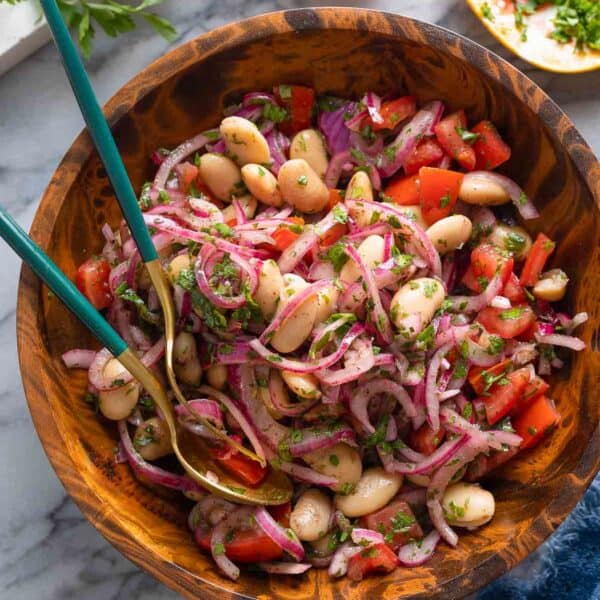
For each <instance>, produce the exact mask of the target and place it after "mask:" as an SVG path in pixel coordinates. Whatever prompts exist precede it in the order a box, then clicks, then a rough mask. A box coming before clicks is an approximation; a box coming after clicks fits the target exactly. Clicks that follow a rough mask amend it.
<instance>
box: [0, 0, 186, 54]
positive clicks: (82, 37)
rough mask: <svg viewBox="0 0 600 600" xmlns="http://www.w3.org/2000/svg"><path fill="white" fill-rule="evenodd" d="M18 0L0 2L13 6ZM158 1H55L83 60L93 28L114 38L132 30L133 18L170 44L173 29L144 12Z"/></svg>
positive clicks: (173, 37) (2, 0)
mask: <svg viewBox="0 0 600 600" xmlns="http://www.w3.org/2000/svg"><path fill="white" fill-rule="evenodd" d="M22 1H23V0H0V3H1V2H7V3H8V4H12V5H14V4H17V3H18V2H22ZM162 2H163V0H142V2H140V3H139V4H138V5H137V6H130V5H129V4H125V3H123V2H116V1H115V0H96V1H95V2H88V1H87V0H57V4H58V8H59V9H60V12H61V14H62V16H63V19H64V20H65V23H66V24H67V25H68V26H69V27H70V28H72V29H74V30H76V32H77V39H78V41H79V46H80V48H81V51H82V53H83V55H84V56H85V58H89V56H90V54H91V51H92V43H93V39H94V36H95V35H96V30H95V26H97V27H100V29H102V31H104V33H106V35H109V36H110V37H117V36H118V35H120V34H122V33H126V32H128V31H132V30H133V29H135V27H136V22H135V19H136V18H141V19H143V20H144V21H146V22H147V23H149V24H150V26H151V27H153V28H154V29H155V30H156V31H157V32H158V33H159V34H160V35H162V36H163V37H164V38H165V39H167V40H168V41H173V40H174V39H175V37H176V35H177V31H176V29H175V27H173V25H172V24H171V23H170V22H169V21H168V20H167V19H164V18H163V17H161V16H159V15H157V14H156V13H154V12H151V11H150V10H148V9H150V8H151V7H153V6H156V5H158V4H161V3H162Z"/></svg>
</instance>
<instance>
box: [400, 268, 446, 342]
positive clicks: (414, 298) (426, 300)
mask: <svg viewBox="0 0 600 600" xmlns="http://www.w3.org/2000/svg"><path fill="white" fill-rule="evenodd" d="M444 298H445V292H444V286H443V285H442V284H441V283H440V282H439V281H436V280H435V279H431V278H429V277H421V278H418V279H413V280H411V281H409V282H408V283H405V284H404V285H403V286H402V287H401V288H400V289H399V290H398V291H397V292H396V294H395V295H394V297H393V298H392V302H391V304H390V317H391V319H392V321H393V322H394V324H395V325H396V327H397V328H398V330H399V332H400V334H401V335H402V336H403V337H405V338H406V339H408V340H411V339H414V338H415V337H416V336H417V334H419V333H420V332H421V331H422V330H423V329H425V327H427V325H428V324H429V322H430V321H431V319H432V318H433V314H434V313H435V311H436V310H437V309H438V308H439V307H440V306H441V305H442V303H443V302H444Z"/></svg>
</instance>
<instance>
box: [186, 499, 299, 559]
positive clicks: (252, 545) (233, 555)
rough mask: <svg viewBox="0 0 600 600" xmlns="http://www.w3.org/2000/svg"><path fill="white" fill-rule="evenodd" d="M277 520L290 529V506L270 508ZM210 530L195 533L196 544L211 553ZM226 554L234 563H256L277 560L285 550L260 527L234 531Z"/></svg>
mask: <svg viewBox="0 0 600 600" xmlns="http://www.w3.org/2000/svg"><path fill="white" fill-rule="evenodd" d="M268 510H269V512H270V513H271V515H272V516H273V518H274V519H275V520H277V521H278V522H279V523H281V525H283V526H284V527H289V520H290V519H289V515H290V504H289V502H288V503H287V504H282V505H280V506H273V507H269V508H268ZM210 536H211V530H210V529H208V530H207V529H203V528H198V529H196V531H195V532H194V537H195V539H196V543H197V544H198V545H199V546H200V547H201V548H203V549H204V550H207V551H210ZM225 554H226V555H227V557H228V558H229V559H230V560H232V561H233V562H240V563H254V562H260V561H268V560H276V559H278V558H279V557H281V556H282V555H283V549H282V548H281V546H279V545H278V544H276V543H275V542H274V541H273V540H272V539H271V538H270V537H269V536H268V535H267V534H266V533H265V532H264V531H263V530H262V529H260V527H259V526H258V525H255V526H254V527H253V528H252V529H247V530H243V531H242V530H234V531H233V532H232V533H231V534H230V535H229V536H228V537H227V538H226V541H225Z"/></svg>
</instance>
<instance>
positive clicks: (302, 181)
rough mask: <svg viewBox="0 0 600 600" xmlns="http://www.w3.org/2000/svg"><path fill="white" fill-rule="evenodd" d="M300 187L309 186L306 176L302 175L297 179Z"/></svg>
mask: <svg viewBox="0 0 600 600" xmlns="http://www.w3.org/2000/svg"><path fill="white" fill-rule="evenodd" d="M297 181H298V185H308V177H307V176H306V175H300V177H298V179H297Z"/></svg>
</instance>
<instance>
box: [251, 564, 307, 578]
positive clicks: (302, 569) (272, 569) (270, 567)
mask: <svg viewBox="0 0 600 600" xmlns="http://www.w3.org/2000/svg"><path fill="white" fill-rule="evenodd" d="M257 566H258V568H259V569H262V570H263V571H265V573H271V574H273V575H302V573H306V571H308V570H309V569H310V568H311V567H312V566H313V565H311V564H309V563H292V562H259V563H257Z"/></svg>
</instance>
